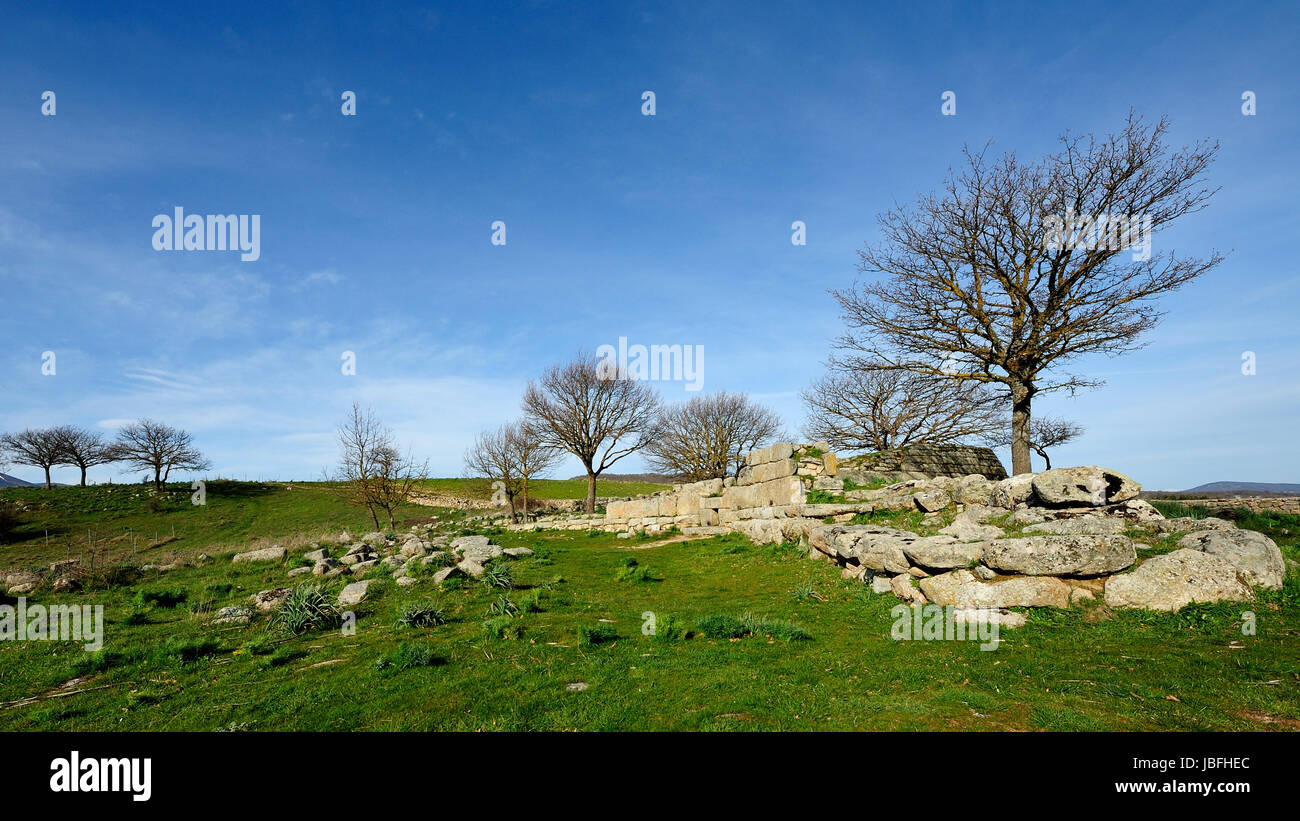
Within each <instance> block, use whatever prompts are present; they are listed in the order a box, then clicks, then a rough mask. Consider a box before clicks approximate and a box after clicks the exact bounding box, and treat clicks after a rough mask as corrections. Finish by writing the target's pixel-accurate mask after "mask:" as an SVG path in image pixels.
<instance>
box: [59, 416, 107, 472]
mask: <svg viewBox="0 0 1300 821" xmlns="http://www.w3.org/2000/svg"><path fill="white" fill-rule="evenodd" d="M54 433H55V435H56V436H57V437H58V439H59V447H60V448H62V450H63V461H64V464H68V465H76V466H77V467H78V468H81V486H82V487H85V486H86V470H87V469H89V468H92V467H95V466H96V465H107V464H109V463H111V462H115V461H117V454H116V452H115V450H114V448H113V445H112V443H110V442H109V441H108V440H107V439H105V437H104V434H102V433H100V432H99V431H94V430H87V429H86V428H79V427H76V426H75V425H60V426H59V427H57V428H55V429H54Z"/></svg>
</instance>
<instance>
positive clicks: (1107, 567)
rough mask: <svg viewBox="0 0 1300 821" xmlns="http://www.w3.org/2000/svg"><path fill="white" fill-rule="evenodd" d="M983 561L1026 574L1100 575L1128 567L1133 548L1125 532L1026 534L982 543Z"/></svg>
mask: <svg viewBox="0 0 1300 821" xmlns="http://www.w3.org/2000/svg"><path fill="white" fill-rule="evenodd" d="M982 558H983V561H984V564H986V565H988V566H989V567H991V568H993V569H994V570H997V571H1000V572H1003V573H1020V574H1023V575H1026V576H1100V575H1103V574H1106V573H1114V572H1116V571H1119V570H1123V569H1124V568H1126V567H1129V566H1131V565H1132V564H1133V562H1135V561H1137V549H1136V548H1135V547H1134V545H1133V542H1132V540H1130V539H1129V538H1128V537H1126V536H1027V537H1025V538H1021V539H995V540H994V541H991V542H985V543H984V553H983V557H982Z"/></svg>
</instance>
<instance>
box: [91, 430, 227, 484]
mask: <svg viewBox="0 0 1300 821" xmlns="http://www.w3.org/2000/svg"><path fill="white" fill-rule="evenodd" d="M110 450H111V454H112V457H113V461H117V462H126V463H127V464H129V465H131V466H132V467H134V468H136V469H138V470H146V471H152V473H153V487H154V490H162V487H163V485H164V484H165V483H166V482H167V480H168V478H170V477H171V472H172V471H173V470H207V469H208V468H210V467H212V463H211V462H210V461H208V459H207V458H206V457H204V456H203V454H202V453H200V452H199V449H198V448H197V447H195V445H194V437H193V436H191V435H190V434H189V432H187V431H184V430H181V429H180V428H174V427H172V426H171V425H167V424H163V423H162V422H155V421H154V420H152V419H141V420H139V421H138V422H132V423H130V424H129V425H124V426H123V427H122V428H121V429H120V430H118V432H117V440H116V441H115V442H114V443H113V444H112V445H111V446H110Z"/></svg>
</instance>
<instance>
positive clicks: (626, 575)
mask: <svg viewBox="0 0 1300 821" xmlns="http://www.w3.org/2000/svg"><path fill="white" fill-rule="evenodd" d="M614 578H615V580H617V581H620V582H648V581H653V580H654V577H653V576H652V575H651V574H650V568H648V567H638V566H636V565H633V566H631V567H620V568H619V569H618V572H617V573H615V574H614Z"/></svg>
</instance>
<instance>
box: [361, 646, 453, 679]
mask: <svg viewBox="0 0 1300 821" xmlns="http://www.w3.org/2000/svg"><path fill="white" fill-rule="evenodd" d="M439 664H442V659H441V658H440V657H439V656H438V654H437V652H436V651H435V650H434V648H433V645H432V644H429V643H428V642H413V643H407V642H402V643H401V644H399V645H398V646H397V649H396V650H394V651H393V652H392V653H389V654H388V655H387V656H383V657H381V658H379V659H378V660H376V662H375V669H376V670H378V671H379V672H380V673H382V674H385V675H393V674H395V673H400V672H402V671H403V670H413V669H415V668H418V667H435V666H437V665H439Z"/></svg>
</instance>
